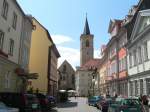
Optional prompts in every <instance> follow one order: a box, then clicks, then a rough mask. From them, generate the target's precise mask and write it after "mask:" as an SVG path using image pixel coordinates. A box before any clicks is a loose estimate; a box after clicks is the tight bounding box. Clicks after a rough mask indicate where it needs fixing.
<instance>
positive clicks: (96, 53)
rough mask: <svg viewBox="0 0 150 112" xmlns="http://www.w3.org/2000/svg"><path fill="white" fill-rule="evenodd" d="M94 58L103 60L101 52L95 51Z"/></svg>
mask: <svg viewBox="0 0 150 112" xmlns="http://www.w3.org/2000/svg"><path fill="white" fill-rule="evenodd" d="M94 58H101V54H100V50H94Z"/></svg>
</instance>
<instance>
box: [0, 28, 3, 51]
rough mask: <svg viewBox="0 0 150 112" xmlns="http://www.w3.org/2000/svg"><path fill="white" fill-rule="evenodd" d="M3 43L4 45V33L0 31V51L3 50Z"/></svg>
mask: <svg viewBox="0 0 150 112" xmlns="http://www.w3.org/2000/svg"><path fill="white" fill-rule="evenodd" d="M3 43H4V32H2V31H0V49H1V50H2V49H3Z"/></svg>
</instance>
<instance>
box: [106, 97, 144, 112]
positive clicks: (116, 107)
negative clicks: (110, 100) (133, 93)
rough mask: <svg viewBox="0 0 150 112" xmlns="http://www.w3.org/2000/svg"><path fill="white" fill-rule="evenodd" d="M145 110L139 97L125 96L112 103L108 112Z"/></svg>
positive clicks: (141, 111) (142, 111)
mask: <svg viewBox="0 0 150 112" xmlns="http://www.w3.org/2000/svg"><path fill="white" fill-rule="evenodd" d="M112 111H113V112H145V111H144V108H143V105H142V104H141V103H140V101H139V100H138V99H134V98H125V99H121V100H120V101H118V102H117V103H115V104H112V105H110V107H109V109H108V112H112Z"/></svg>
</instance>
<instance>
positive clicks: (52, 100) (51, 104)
mask: <svg viewBox="0 0 150 112" xmlns="http://www.w3.org/2000/svg"><path fill="white" fill-rule="evenodd" d="M47 99H48V107H50V108H53V107H56V98H55V97H54V96H47Z"/></svg>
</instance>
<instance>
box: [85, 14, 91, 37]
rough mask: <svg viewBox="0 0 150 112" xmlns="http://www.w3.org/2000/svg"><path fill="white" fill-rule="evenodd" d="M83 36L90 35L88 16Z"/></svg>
mask: <svg viewBox="0 0 150 112" xmlns="http://www.w3.org/2000/svg"><path fill="white" fill-rule="evenodd" d="M83 34H85V35H90V29H89V24H88V20H87V14H86V20H85V26H84V32H83Z"/></svg>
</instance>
